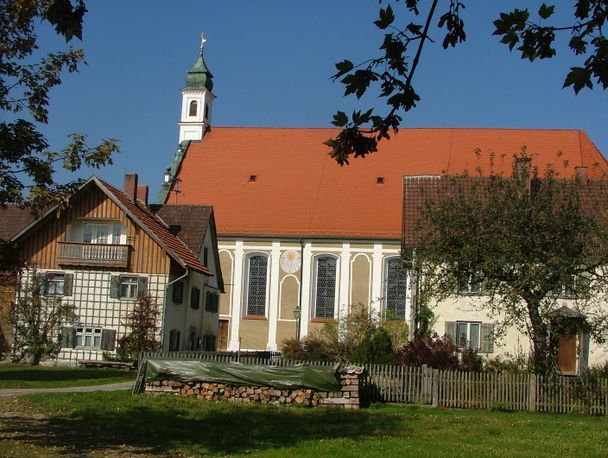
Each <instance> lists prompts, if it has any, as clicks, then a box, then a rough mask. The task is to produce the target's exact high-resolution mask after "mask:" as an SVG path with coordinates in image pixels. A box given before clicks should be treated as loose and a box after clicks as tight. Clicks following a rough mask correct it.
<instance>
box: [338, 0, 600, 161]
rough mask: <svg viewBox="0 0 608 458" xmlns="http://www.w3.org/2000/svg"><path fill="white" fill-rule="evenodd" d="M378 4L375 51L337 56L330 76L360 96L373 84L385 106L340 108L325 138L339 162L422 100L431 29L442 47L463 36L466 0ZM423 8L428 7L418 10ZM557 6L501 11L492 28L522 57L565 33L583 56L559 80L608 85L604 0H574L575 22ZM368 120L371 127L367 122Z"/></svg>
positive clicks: (551, 45) (369, 144) (372, 144)
mask: <svg viewBox="0 0 608 458" xmlns="http://www.w3.org/2000/svg"><path fill="white" fill-rule="evenodd" d="M380 3H381V5H382V4H383V5H382V6H381V7H380V12H379V17H378V19H377V20H376V21H374V24H375V25H376V27H378V28H379V29H381V30H384V31H386V33H385V35H384V38H383V41H382V44H381V45H380V49H379V50H380V55H379V56H378V57H374V58H371V59H369V60H366V61H364V62H362V63H359V64H358V65H355V64H354V63H353V62H351V61H350V60H343V61H342V62H339V63H337V64H336V69H337V72H336V74H335V75H333V79H334V80H339V81H340V82H341V83H342V84H343V85H344V86H345V95H349V94H354V95H355V96H356V97H357V98H361V96H363V94H365V93H366V92H367V91H368V90H369V89H370V88H371V87H377V88H378V95H379V97H381V98H383V99H385V101H386V105H387V108H388V112H387V113H385V114H382V115H380V114H377V113H374V110H373V109H369V110H360V111H355V112H353V113H352V116H351V117H350V119H349V117H348V116H347V115H346V113H344V112H341V111H338V112H337V113H336V115H335V116H334V118H333V124H334V125H335V126H337V127H340V128H341V129H342V130H341V131H340V133H339V134H338V135H337V137H336V138H332V139H330V140H328V141H327V142H326V144H327V145H328V146H329V147H330V148H331V151H330V155H331V156H332V157H333V158H334V159H335V160H336V161H337V162H338V163H339V164H341V165H343V164H348V162H349V157H350V156H354V157H355V158H356V157H359V156H361V157H365V156H366V155H367V154H370V153H373V152H374V151H376V150H377V146H378V142H379V141H380V140H381V139H383V138H386V139H388V138H389V132H390V131H391V130H392V131H395V132H396V131H397V129H398V127H399V124H400V123H401V121H402V120H403V118H402V116H403V113H406V112H408V111H410V110H411V109H413V108H414V107H415V106H416V104H417V103H418V102H419V101H420V96H419V95H418V93H417V92H416V90H415V87H414V76H415V74H416V70H417V68H418V66H419V65H420V63H421V57H422V51H423V49H424V46H425V45H426V44H427V42H428V41H432V40H433V36H432V34H433V32H435V33H437V34H444V35H443V40H442V46H443V48H444V49H447V48H449V47H455V46H456V45H457V44H460V43H462V42H464V41H465V40H466V33H465V30H464V21H463V19H462V17H461V13H462V11H463V10H464V8H465V2H464V0H463V1H460V0H450V1H444V2H439V0H433V1H432V2H423V1H421V0H380ZM429 3H430V5H429V6H428V9H426V7H427V5H428V4H429ZM393 6H394V8H393ZM560 6H563V5H560ZM441 7H443V8H444V9H443V10H441ZM422 8H425V9H424V11H422V13H421V9H422ZM555 10H556V7H555V5H547V4H545V3H542V5H540V6H539V7H538V8H537V9H536V10H534V11H536V12H535V13H531V12H530V10H529V9H527V8H526V9H518V8H515V9H513V11H511V12H506V13H500V16H499V18H497V19H496V20H495V21H494V28H495V30H494V35H496V36H498V37H500V41H501V43H504V44H505V45H507V46H508V47H509V50H511V51H513V50H514V49H516V51H517V52H519V54H520V56H521V58H522V59H527V60H530V61H534V60H537V59H550V58H552V57H554V56H555V55H556V54H557V50H556V48H555V39H556V36H557V35H558V34H562V35H563V34H566V33H569V34H570V41H569V44H568V46H569V48H570V50H571V52H573V53H574V54H575V55H576V56H579V59H580V61H581V63H580V65H579V66H575V67H572V68H570V70H569V72H568V73H567V75H566V78H565V80H564V87H572V88H573V89H574V91H575V93H578V92H579V91H580V90H581V89H584V88H589V89H591V88H593V84H594V81H595V83H596V84H597V85H599V86H601V87H603V89H606V88H608V38H606V37H605V35H604V33H603V30H602V27H603V26H604V24H605V23H606V20H607V18H608V0H577V1H576V3H575V4H574V13H573V18H572V23H571V24H568V25H565V26H561V25H560V26H558V25H556V24H555V23H552V22H551V21H552V19H553V17H554V14H555ZM395 24H397V25H395ZM367 125H370V127H364V126H367Z"/></svg>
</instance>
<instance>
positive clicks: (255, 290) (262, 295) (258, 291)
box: [245, 254, 268, 316]
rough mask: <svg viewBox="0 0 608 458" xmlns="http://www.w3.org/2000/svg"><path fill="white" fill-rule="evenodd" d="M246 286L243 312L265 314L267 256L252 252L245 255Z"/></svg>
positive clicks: (254, 314)
mask: <svg viewBox="0 0 608 458" xmlns="http://www.w3.org/2000/svg"><path fill="white" fill-rule="evenodd" d="M246 278H247V287H246V293H247V296H246V298H245V304H246V310H245V314H246V315H249V316H264V315H265V314H266V290H267V284H268V256H267V255H265V254H253V255H248V256H247V277H246Z"/></svg>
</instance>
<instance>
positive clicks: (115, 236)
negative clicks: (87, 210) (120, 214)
mask: <svg viewBox="0 0 608 458" xmlns="http://www.w3.org/2000/svg"><path fill="white" fill-rule="evenodd" d="M82 241H83V242H84V243H92V244H97V245H106V244H114V245H119V244H123V245H124V244H125V243H126V242H127V235H126V232H125V231H124V230H123V227H122V224H120V223H118V222H111V221H86V222H85V223H84V227H83V235H82Z"/></svg>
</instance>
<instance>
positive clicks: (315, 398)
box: [146, 368, 362, 409]
mask: <svg viewBox="0 0 608 458" xmlns="http://www.w3.org/2000/svg"><path fill="white" fill-rule="evenodd" d="M356 369H359V368H356ZM361 372H362V371H361V370H360V369H359V370H350V371H348V370H342V371H340V373H339V376H340V385H341V389H340V391H336V392H327V391H315V390H313V389H310V388H295V389H292V390H285V389H283V390H279V389H276V388H272V387H268V386H233V385H226V384H224V383H210V382H180V381H177V380H161V381H148V382H146V393H147V394H175V395H180V396H187V397H194V398H198V399H206V400H208V401H220V400H225V401H230V402H240V403H245V404H248V403H254V402H258V403H261V404H297V405H302V406H306V407H316V406H317V405H324V406H336V407H342V408H345V409H358V408H359V407H360V399H359V388H360V379H361Z"/></svg>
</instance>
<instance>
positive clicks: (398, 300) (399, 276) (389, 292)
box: [384, 258, 406, 320]
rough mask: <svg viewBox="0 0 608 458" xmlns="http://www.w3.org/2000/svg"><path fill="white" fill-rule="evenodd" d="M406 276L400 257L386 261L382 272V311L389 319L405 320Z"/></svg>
mask: <svg viewBox="0 0 608 458" xmlns="http://www.w3.org/2000/svg"><path fill="white" fill-rule="evenodd" d="M405 290H406V276H405V272H404V270H403V269H402V267H401V260H400V258H392V259H389V260H387V261H386V264H385V272H384V311H385V313H386V318H387V319H389V320H405Z"/></svg>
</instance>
